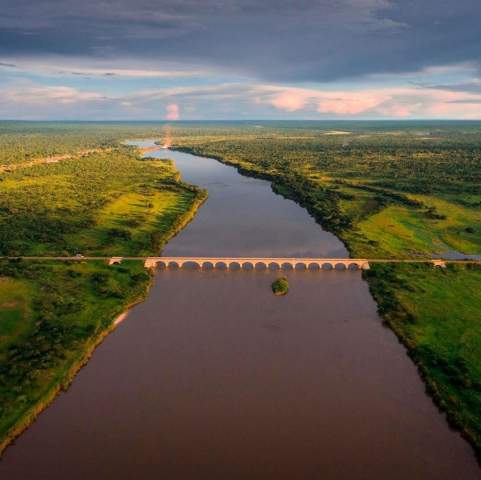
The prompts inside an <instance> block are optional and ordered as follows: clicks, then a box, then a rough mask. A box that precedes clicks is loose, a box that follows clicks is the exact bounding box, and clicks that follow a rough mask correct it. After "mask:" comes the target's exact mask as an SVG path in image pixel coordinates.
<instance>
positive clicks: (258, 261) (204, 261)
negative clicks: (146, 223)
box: [110, 257, 369, 270]
mask: <svg viewBox="0 0 481 480" xmlns="http://www.w3.org/2000/svg"><path fill="white" fill-rule="evenodd" d="M116 262H118V259H111V260H110V263H116ZM186 264H189V265H192V266H197V267H200V268H203V267H206V266H208V267H209V268H227V269H230V268H232V267H236V268H240V269H245V268H250V269H252V268H259V267H261V268H266V269H267V268H277V269H285V268H292V269H295V268H299V267H301V268H304V269H309V268H313V267H314V268H320V269H321V268H339V267H341V268H351V269H353V268H356V269H362V270H366V269H368V268H369V262H368V260H366V259H360V258H290V257H289V258H287V257H286V258H278V257H150V258H146V259H145V262H144V265H145V267H146V268H155V267H157V266H162V267H172V266H174V267H178V268H182V267H183V266H184V265H186Z"/></svg>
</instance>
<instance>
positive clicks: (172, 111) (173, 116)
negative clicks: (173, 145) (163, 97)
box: [165, 103, 180, 120]
mask: <svg viewBox="0 0 481 480" xmlns="http://www.w3.org/2000/svg"><path fill="white" fill-rule="evenodd" d="M165 112H166V113H165V118H166V119H167V120H178V119H179V118H180V109H179V106H178V105H177V104H176V103H171V104H169V105H167V106H166V107H165Z"/></svg>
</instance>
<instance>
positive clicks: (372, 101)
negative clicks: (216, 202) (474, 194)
mask: <svg viewBox="0 0 481 480" xmlns="http://www.w3.org/2000/svg"><path fill="white" fill-rule="evenodd" d="M0 12H1V13H0V118H3V119H25V120H52V119H64V120H162V119H166V120H172V121H175V120H203V119H208V120H213V119H226V120H237V119H239V120H242V119H313V120H316V119H319V120H322V119H384V118H385V119H393V118H403V119H418V118H427V119H441V118H449V119H481V28H480V27H479V24H480V18H481V0H242V1H241V0H224V1H223V0H115V1H112V0H0Z"/></svg>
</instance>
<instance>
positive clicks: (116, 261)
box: [108, 257, 124, 265]
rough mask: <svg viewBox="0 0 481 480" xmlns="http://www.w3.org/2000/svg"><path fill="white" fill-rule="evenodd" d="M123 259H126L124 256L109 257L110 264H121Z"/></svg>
mask: <svg viewBox="0 0 481 480" xmlns="http://www.w3.org/2000/svg"><path fill="white" fill-rule="evenodd" d="M123 259H124V258H123V257H112V258H109V260H108V264H109V265H119V264H120V263H122V260H123Z"/></svg>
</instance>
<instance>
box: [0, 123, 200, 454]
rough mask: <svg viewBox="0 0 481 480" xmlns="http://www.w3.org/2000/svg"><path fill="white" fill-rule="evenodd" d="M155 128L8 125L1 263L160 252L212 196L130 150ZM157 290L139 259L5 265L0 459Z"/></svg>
mask: <svg viewBox="0 0 481 480" xmlns="http://www.w3.org/2000/svg"><path fill="white" fill-rule="evenodd" d="M153 130H154V129H153V128H152V127H151V126H142V127H138V126H127V125H121V126H118V125H103V124H102V125H95V126H92V125H69V124H43V123H40V124H24V123H20V124H17V123H13V124H12V123H0V256H3V257H7V256H8V257H17V256H40V257H41V256H75V255H89V256H119V255H120V256H123V255H126V256H129V255H130V256H144V255H158V254H159V253H160V251H161V249H162V247H163V246H164V245H165V243H166V242H167V241H168V239H169V238H171V237H172V236H173V235H175V234H176V233H177V232H178V231H179V230H180V229H181V228H182V227H183V226H184V225H185V224H186V223H187V222H188V221H190V219H191V218H192V216H193V215H194V214H195V211H196V209H197V207H198V206H199V205H200V204H201V203H202V202H203V201H204V200H205V198H206V195H207V193H206V192H205V191H203V190H201V189H198V188H197V187H195V186H192V185H188V184H185V183H183V182H182V181H181V180H180V177H179V173H178V172H177V171H176V170H175V168H174V166H173V164H172V162H170V161H163V160H155V159H151V158H145V159H144V158H142V157H141V156H140V152H139V151H138V150H136V149H134V148H130V147H127V146H125V145H123V141H124V140H125V139H126V138H129V137H130V136H132V135H139V136H142V135H145V136H148V135H151V134H153V133H155V132H154V131H153ZM155 130H156V133H157V135H159V133H160V132H161V129H159V128H157V129H155ZM86 150H88V151H86ZM54 155H61V158H58V157H57V158H54V160H53V161H52V156H54ZM45 156H48V158H47V160H49V159H50V161H45ZM12 166H13V167H12ZM150 282H151V274H150V272H149V271H147V270H145V268H144V266H143V264H142V262H140V261H125V262H123V263H122V265H114V266H108V265H106V264H105V263H104V262H102V261H88V262H87V261H79V260H78V261H73V262H54V261H48V260H35V261H34V260H28V261H26V260H15V259H7V258H3V259H0V452H1V451H2V450H3V449H4V448H5V446H6V445H7V444H8V443H9V442H11V440H12V439H13V438H14V437H15V436H16V435H17V434H18V433H20V432H21V431H22V430H23V429H24V428H25V427H26V426H28V425H29V423H30V422H31V421H32V420H33V419H34V418H35V416H36V415H37V414H38V413H39V412H40V411H41V410H42V409H43V408H45V406H46V405H48V403H49V402H50V401H51V400H52V399H53V398H54V396H55V395H56V394H57V392H58V391H59V390H60V389H62V388H66V387H67V386H68V384H69V382H70V381H71V379H72V378H73V376H74V375H75V373H76V372H77V371H78V369H79V368H80V367H81V366H82V365H83V364H84V363H85V362H86V361H87V360H88V358H89V356H90V354H91V353H92V351H93V350H94V348H95V347H96V346H97V345H98V343H99V342H100V341H101V340H102V339H103V338H104V337H105V335H106V334H107V333H108V332H109V331H110V330H111V329H112V328H114V327H115V325H116V318H118V316H119V315H121V314H122V312H125V311H126V310H127V309H128V308H129V307H130V306H132V305H133V304H135V303H137V302H139V301H141V300H142V299H143V298H144V297H145V295H146V293H147V290H148V287H149V285H150Z"/></svg>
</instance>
